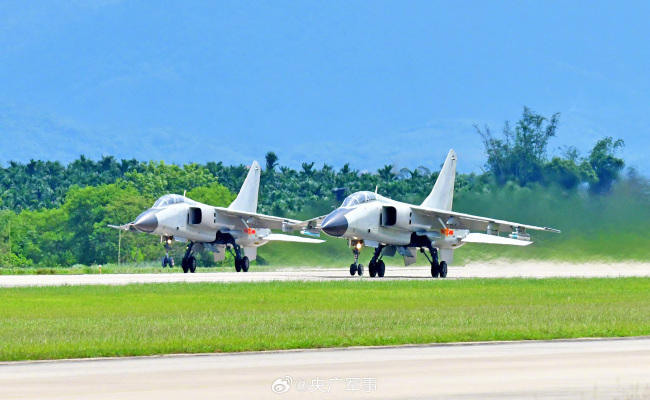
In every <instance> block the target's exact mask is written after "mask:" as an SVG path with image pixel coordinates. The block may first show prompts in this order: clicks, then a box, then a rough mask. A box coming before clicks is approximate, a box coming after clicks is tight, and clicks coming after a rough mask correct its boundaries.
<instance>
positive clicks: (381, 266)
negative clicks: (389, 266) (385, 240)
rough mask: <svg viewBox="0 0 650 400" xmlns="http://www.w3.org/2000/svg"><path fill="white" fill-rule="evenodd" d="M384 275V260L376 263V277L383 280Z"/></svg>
mask: <svg viewBox="0 0 650 400" xmlns="http://www.w3.org/2000/svg"><path fill="white" fill-rule="evenodd" d="M385 273H386V264H385V263H384V260H379V261H377V276H378V277H380V278H383V277H384V274H385Z"/></svg>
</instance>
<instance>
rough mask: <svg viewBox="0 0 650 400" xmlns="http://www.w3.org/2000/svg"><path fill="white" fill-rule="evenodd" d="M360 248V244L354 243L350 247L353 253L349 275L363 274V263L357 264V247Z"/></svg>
mask: <svg viewBox="0 0 650 400" xmlns="http://www.w3.org/2000/svg"><path fill="white" fill-rule="evenodd" d="M360 248H361V245H360V244H359V245H356V246H354V248H353V249H352V253H354V262H353V263H352V264H351V265H350V275H352V276H355V275H359V276H363V272H364V270H363V265H362V264H358V262H359V249H360Z"/></svg>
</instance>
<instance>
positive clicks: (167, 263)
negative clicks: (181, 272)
mask: <svg viewBox="0 0 650 400" xmlns="http://www.w3.org/2000/svg"><path fill="white" fill-rule="evenodd" d="M163 243H164V246H165V257H163V258H162V267H163V268H167V267H169V268H174V259H173V258H172V257H171V256H170V255H169V252H170V251H171V250H172V246H171V243H172V238H165V240H164V242H163Z"/></svg>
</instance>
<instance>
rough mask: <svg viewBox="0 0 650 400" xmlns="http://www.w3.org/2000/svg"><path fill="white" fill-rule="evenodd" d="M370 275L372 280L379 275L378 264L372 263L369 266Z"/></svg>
mask: <svg viewBox="0 0 650 400" xmlns="http://www.w3.org/2000/svg"><path fill="white" fill-rule="evenodd" d="M368 274H369V275H370V277H371V278H374V277H375V276H376V275H377V264H376V263H372V262H371V263H370V264H368Z"/></svg>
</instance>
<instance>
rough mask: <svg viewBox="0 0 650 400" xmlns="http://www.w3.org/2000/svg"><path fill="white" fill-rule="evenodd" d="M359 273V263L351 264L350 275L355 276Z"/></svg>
mask: <svg viewBox="0 0 650 400" xmlns="http://www.w3.org/2000/svg"><path fill="white" fill-rule="evenodd" d="M356 273H357V264H350V275H352V276H354V275H356Z"/></svg>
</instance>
